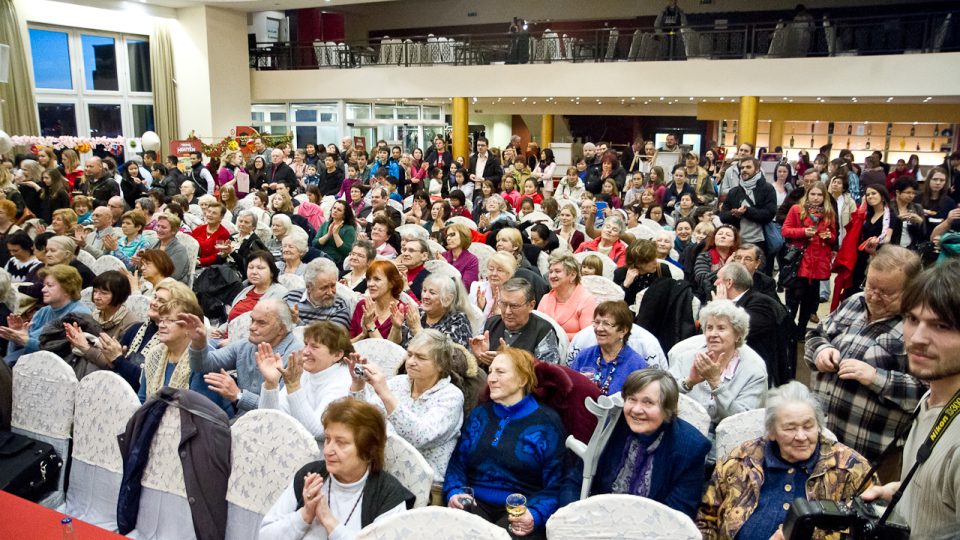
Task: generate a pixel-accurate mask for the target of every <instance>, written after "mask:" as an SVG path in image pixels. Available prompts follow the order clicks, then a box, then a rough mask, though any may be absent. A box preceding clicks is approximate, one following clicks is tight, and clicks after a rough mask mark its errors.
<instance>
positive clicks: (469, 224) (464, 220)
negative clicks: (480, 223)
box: [424, 216, 477, 231]
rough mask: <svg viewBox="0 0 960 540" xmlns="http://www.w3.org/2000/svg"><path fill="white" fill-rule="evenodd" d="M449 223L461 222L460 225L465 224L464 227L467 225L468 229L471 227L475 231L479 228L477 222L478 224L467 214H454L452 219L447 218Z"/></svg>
mask: <svg viewBox="0 0 960 540" xmlns="http://www.w3.org/2000/svg"><path fill="white" fill-rule="evenodd" d="M447 223H448V224H450V223H459V224H460V225H463V226H464V227H466V228H468V229H471V230H474V231H475V230H477V224H476V222H474V221H473V220H472V219H470V218H468V217H466V216H453V217H451V218H450V219H448V220H447ZM424 230H426V229H424Z"/></svg>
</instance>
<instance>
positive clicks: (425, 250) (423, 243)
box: [407, 238, 433, 259]
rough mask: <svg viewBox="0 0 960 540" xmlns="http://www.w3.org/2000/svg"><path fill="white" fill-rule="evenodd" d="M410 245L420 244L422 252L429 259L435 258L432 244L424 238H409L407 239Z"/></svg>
mask: <svg viewBox="0 0 960 540" xmlns="http://www.w3.org/2000/svg"><path fill="white" fill-rule="evenodd" d="M407 243H408V244H418V245H419V246H420V251H422V252H423V253H426V254H427V259H432V258H433V251H432V250H431V249H430V242H427V241H426V240H424V239H423V238H409V239H407Z"/></svg>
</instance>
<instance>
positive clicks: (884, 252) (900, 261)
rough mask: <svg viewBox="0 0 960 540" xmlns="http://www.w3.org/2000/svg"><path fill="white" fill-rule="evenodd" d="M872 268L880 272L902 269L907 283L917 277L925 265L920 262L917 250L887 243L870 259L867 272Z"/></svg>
mask: <svg viewBox="0 0 960 540" xmlns="http://www.w3.org/2000/svg"><path fill="white" fill-rule="evenodd" d="M870 270H878V271H880V272H892V271H894V270H900V271H901V272H903V275H904V277H905V278H906V279H905V280H904V284H907V283H909V282H910V280H911V279H913V278H915V277H917V274H919V273H920V271H921V270H923V267H922V266H921V264H920V256H919V255H917V254H916V252H914V251H910V250H909V249H907V248H905V247H900V246H895V245H892V244H885V245H883V246H880V249H878V250H877V253H876V254H875V255H874V256H873V257H872V258H871V259H870V263H869V264H868V265H867V272H868V273H869V271H870Z"/></svg>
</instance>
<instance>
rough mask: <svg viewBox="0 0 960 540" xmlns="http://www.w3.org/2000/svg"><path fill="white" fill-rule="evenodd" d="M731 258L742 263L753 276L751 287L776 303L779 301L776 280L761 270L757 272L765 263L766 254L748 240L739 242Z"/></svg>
mask: <svg viewBox="0 0 960 540" xmlns="http://www.w3.org/2000/svg"><path fill="white" fill-rule="evenodd" d="M733 260H734V261H735V262H738V263H740V264H742V265H743V266H744V267H745V268H746V269H747V271H748V272H750V275H751V276H753V287H751V289H753V290H755V291H757V292H761V293H763V294H765V295H767V296H769V297H770V298H773V299H774V300H776V301H777V302H778V303H779V302H780V297H779V296H777V281H776V280H775V279H773V278H772V277H770V276H768V275H767V274H764V273H763V272H757V270H759V269H761V268H764V265H765V263H766V256H765V255H764V254H763V250H762V249H760V248H759V247H757V245H756V244H751V243H749V242H748V243H746V244H740V249H738V250H737V251H736V252H734V254H733Z"/></svg>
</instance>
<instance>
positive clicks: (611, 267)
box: [573, 251, 617, 280]
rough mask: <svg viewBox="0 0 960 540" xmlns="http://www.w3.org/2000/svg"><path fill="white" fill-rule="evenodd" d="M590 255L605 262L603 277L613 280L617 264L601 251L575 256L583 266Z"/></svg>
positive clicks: (576, 254)
mask: <svg viewBox="0 0 960 540" xmlns="http://www.w3.org/2000/svg"><path fill="white" fill-rule="evenodd" d="M590 255H596V256H597V257H599V258H600V260H601V261H603V277H605V278H607V279H609V280H613V272H614V271H615V270H616V269H617V263H615V262H613V259H611V258H610V257H607V256H606V255H604V254H603V253H600V252H599V251H581V252H580V253H574V254H573V256H574V258H575V259H577V262H579V263H581V264H583V260H584V259H586V258H587V257H589V256H590Z"/></svg>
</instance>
